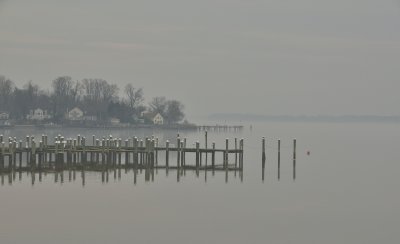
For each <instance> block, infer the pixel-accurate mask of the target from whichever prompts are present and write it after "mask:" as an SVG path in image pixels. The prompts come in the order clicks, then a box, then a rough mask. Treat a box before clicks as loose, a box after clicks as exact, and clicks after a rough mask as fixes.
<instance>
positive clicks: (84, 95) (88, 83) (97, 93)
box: [0, 75, 185, 124]
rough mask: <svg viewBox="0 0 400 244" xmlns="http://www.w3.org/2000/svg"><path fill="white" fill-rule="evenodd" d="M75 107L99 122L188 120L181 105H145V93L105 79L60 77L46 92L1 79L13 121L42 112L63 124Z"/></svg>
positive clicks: (3, 104)
mask: <svg viewBox="0 0 400 244" xmlns="http://www.w3.org/2000/svg"><path fill="white" fill-rule="evenodd" d="M74 107H78V108H80V109H81V110H82V111H84V112H85V113H87V114H88V115H91V116H96V117H97V119H98V120H99V121H107V120H109V119H110V118H118V119H120V121H121V122H123V123H136V122H137V121H138V119H139V118H140V117H141V115H142V112H144V111H147V112H152V113H160V114H161V115H162V116H163V117H164V120H165V123H169V124H175V123H179V122H182V120H183V119H184V117H185V115H184V105H183V104H182V103H181V102H179V101H177V100H173V99H172V100H168V99H167V98H165V97H155V98H153V99H151V100H150V102H149V103H148V104H145V97H144V91H143V89H142V88H137V87H135V86H134V84H131V83H129V84H126V85H125V86H124V87H123V88H122V90H121V89H120V87H118V85H116V84H113V83H111V82H109V81H107V80H104V79H99V78H87V79H83V80H74V79H73V78H72V77H70V76H59V77H57V78H55V79H54V80H53V81H52V82H51V86H50V88H49V89H47V90H46V89H43V88H41V87H39V86H38V85H37V84H35V83H33V82H32V81H28V82H26V83H25V84H24V85H23V86H22V88H20V87H18V86H16V85H15V83H14V82H13V81H12V80H10V79H7V78H6V77H5V76H3V75H0V111H5V112H8V113H9V114H10V117H11V118H12V119H14V120H24V119H26V116H27V114H29V112H30V110H34V109H36V108H41V109H43V110H47V111H48V113H49V114H51V116H52V121H53V122H56V123H61V122H62V121H63V120H64V119H65V114H66V113H67V112H68V111H69V110H71V109H73V108H74Z"/></svg>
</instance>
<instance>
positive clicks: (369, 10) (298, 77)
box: [0, 0, 400, 116]
mask: <svg viewBox="0 0 400 244" xmlns="http://www.w3.org/2000/svg"><path fill="white" fill-rule="evenodd" d="M398 23H400V8H399V2H398V1H395V0H383V1H376V0H374V1H373V0H351V1H345V0H338V1H324V0H323V1H316V0H302V1H295V0H289V1H264V0H252V1H239V0H233V1H232V0H218V1H211V0H205V1H183V0H171V1H142V0H140V1H125V0H117V1H113V2H112V3H110V2H109V1H104V0H96V1H94V0H87V1H54V0H38V1H27V0H25V1H24V0H21V1H4V0H3V1H1V3H0V74H3V75H5V76H7V77H9V78H11V79H13V80H15V81H16V82H18V83H20V84H21V83H24V82H26V81H28V80H33V81H34V82H37V83H39V84H41V85H48V84H50V82H51V81H52V80H53V79H54V78H56V77H57V76H60V75H70V76H72V77H73V78H75V79H82V78H87V77H100V78H104V79H107V80H109V81H111V82H116V83H118V84H121V85H123V84H125V83H128V82H133V83H134V84H135V85H136V86H137V87H143V88H144V89H145V93H146V97H147V98H151V97H152V96H159V95H165V96H167V97H172V98H176V99H178V100H181V101H182V102H183V103H185V104H186V108H187V114H188V115H189V116H194V115H207V114H210V113H216V112H238V111H246V112H250V113H257V114H273V115H280V114H296V115H297V114H306V115H317V114H327V115H343V114H356V115H359V114H378V115H398V114H399V113H398V104H399V96H398V95H397V90H398V89H399V88H400V87H399V86H400V85H399V84H400V83H399V82H398V74H399V72H398V64H399V63H400V46H399V45H400V44H399V43H400V42H399V41H400V32H399V31H398ZM221 98H223V99H221Z"/></svg>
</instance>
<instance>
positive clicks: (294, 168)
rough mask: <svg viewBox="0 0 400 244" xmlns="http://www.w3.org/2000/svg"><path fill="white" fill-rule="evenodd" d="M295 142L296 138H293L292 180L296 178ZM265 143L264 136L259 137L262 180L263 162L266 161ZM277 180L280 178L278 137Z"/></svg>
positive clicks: (263, 172) (279, 142)
mask: <svg viewBox="0 0 400 244" xmlns="http://www.w3.org/2000/svg"><path fill="white" fill-rule="evenodd" d="M296 144H297V140H296V139H293V168H292V169H293V171H292V173H293V174H292V177H293V180H295V179H296ZM265 148H266V143H265V137H263V138H262V139H261V151H262V153H261V165H262V166H261V167H262V180H263V181H264V178H265V163H266V153H265ZM277 156H278V180H279V179H280V178H281V140H280V139H278V155H277Z"/></svg>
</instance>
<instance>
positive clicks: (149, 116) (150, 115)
mask: <svg viewBox="0 0 400 244" xmlns="http://www.w3.org/2000/svg"><path fill="white" fill-rule="evenodd" d="M157 114H160V113H158V112H147V113H143V118H146V119H149V120H153V119H154V117H156V116H157ZM160 116H161V117H162V115H161V114H160Z"/></svg>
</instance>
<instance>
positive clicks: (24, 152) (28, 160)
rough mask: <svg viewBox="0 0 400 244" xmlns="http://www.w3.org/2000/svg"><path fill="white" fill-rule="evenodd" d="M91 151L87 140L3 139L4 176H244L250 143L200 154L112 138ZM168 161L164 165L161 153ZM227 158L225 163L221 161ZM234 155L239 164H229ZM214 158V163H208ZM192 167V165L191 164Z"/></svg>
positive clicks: (180, 142) (154, 141) (181, 144)
mask: <svg viewBox="0 0 400 244" xmlns="http://www.w3.org/2000/svg"><path fill="white" fill-rule="evenodd" d="M91 139H92V140H91V145H88V144H90V143H88V140H87V139H86V138H85V137H82V136H80V135H78V136H77V137H76V138H67V139H66V138H64V137H63V136H61V135H58V136H57V137H55V138H54V140H53V143H51V142H50V140H49V138H48V136H47V135H42V137H41V138H40V140H39V141H37V139H35V137H33V136H29V135H28V136H26V138H25V139H24V141H22V140H17V138H12V137H9V138H8V140H7V141H4V138H3V136H2V135H0V172H11V171H30V172H36V171H63V170H71V169H73V170H86V171H105V170H108V169H118V168H125V169H128V168H133V169H167V170H168V169H185V170H187V169H188V170H196V171H200V170H212V171H216V170H225V171H231V170H234V171H242V170H243V151H244V140H243V139H240V140H238V139H235V147H234V148H229V140H228V139H226V141H225V148H223V149H217V148H216V145H215V142H213V143H212V146H211V148H208V145H207V133H206V143H205V147H203V148H200V143H199V142H196V143H195V144H194V145H195V147H189V146H187V139H186V138H180V137H179V134H178V136H177V138H176V144H172V143H170V141H168V140H167V141H166V142H165V144H164V145H160V144H159V140H158V138H155V137H154V136H152V137H149V138H143V139H139V138H137V137H131V138H127V139H126V140H122V139H121V138H113V137H112V136H108V137H102V138H97V137H96V136H94V135H93V136H92V138H91ZM161 152H162V153H163V154H164V155H165V160H159V153H161ZM171 154H175V155H176V162H171ZM188 154H192V155H195V163H193V162H187V160H186V159H187V155H188ZM217 154H221V155H222V162H221V161H218V160H217ZM229 155H234V160H232V161H231V162H229ZM209 156H211V163H210V164H209V163H208V159H209ZM191 163H192V164H191Z"/></svg>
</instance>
